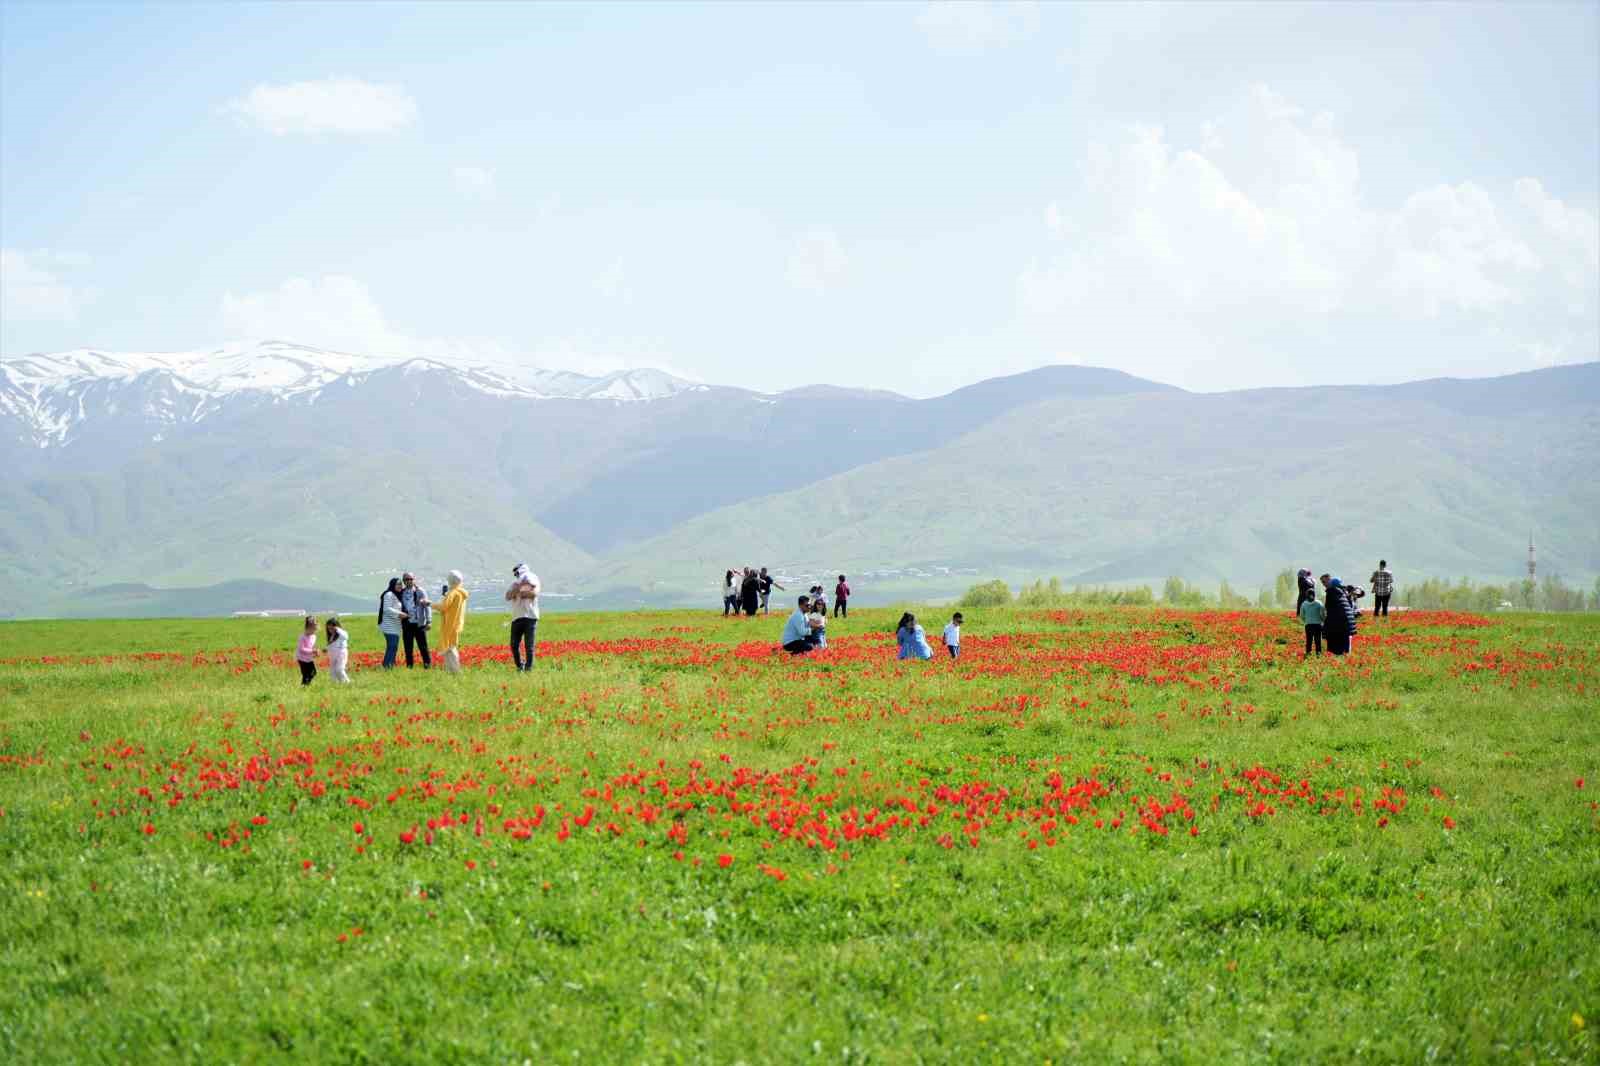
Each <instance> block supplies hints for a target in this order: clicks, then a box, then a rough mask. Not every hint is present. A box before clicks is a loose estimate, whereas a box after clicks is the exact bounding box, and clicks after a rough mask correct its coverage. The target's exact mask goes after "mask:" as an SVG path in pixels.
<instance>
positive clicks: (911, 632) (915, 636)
mask: <svg viewBox="0 0 1600 1066" xmlns="http://www.w3.org/2000/svg"><path fill="white" fill-rule="evenodd" d="M894 639H895V641H896V643H898V644H899V646H900V653H899V654H898V655H897V656H896V658H898V659H931V658H933V649H932V648H930V647H928V637H927V635H926V634H924V633H923V632H922V627H921V626H920V625H918V624H917V616H916V615H914V614H912V613H911V612H910V611H907V612H906V613H905V614H903V615H901V616H900V624H899V625H897V626H895V627H894Z"/></svg>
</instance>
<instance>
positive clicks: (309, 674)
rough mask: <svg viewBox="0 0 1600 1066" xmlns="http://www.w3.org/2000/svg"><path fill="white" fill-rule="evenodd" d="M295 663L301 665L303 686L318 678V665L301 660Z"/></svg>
mask: <svg viewBox="0 0 1600 1066" xmlns="http://www.w3.org/2000/svg"><path fill="white" fill-rule="evenodd" d="M295 662H297V663H299V664H300V683H301V684H302V685H309V684H311V679H312V678H314V677H316V676H317V664H316V663H308V662H305V661H304V660H301V659H296V660H295Z"/></svg>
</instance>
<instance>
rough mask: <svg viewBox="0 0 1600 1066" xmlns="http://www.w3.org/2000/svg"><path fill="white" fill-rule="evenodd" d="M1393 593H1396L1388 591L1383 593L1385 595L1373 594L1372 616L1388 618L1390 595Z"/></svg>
mask: <svg viewBox="0 0 1600 1066" xmlns="http://www.w3.org/2000/svg"><path fill="white" fill-rule="evenodd" d="M1392 595H1394V594H1393V593H1388V594H1386V595H1383V596H1373V597H1372V617H1374V618H1388V617H1389V596H1392Z"/></svg>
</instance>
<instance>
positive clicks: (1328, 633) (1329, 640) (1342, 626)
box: [1320, 574, 1356, 655]
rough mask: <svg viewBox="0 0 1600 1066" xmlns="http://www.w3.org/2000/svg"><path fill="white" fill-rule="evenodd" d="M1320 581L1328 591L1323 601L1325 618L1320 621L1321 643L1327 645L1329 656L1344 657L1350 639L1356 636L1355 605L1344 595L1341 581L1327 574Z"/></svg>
mask: <svg viewBox="0 0 1600 1066" xmlns="http://www.w3.org/2000/svg"><path fill="white" fill-rule="evenodd" d="M1320 580H1321V581H1322V587H1323V588H1325V589H1327V590H1328V594H1327V597H1326V598H1325V600H1324V601H1323V606H1324V611H1325V614H1326V616H1327V617H1325V618H1324V619H1323V620H1322V642H1323V643H1324V644H1325V645H1327V648H1328V654H1329V655H1346V654H1348V653H1349V651H1350V642H1351V638H1352V637H1354V636H1355V635H1356V608H1355V605H1354V604H1353V603H1351V602H1350V597H1349V596H1347V595H1346V594H1345V590H1344V582H1343V581H1340V580H1339V579H1338V578H1336V577H1331V576H1329V575H1328V574H1323V575H1322V577H1321V579H1320Z"/></svg>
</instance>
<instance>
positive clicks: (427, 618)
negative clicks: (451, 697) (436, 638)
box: [400, 570, 433, 670]
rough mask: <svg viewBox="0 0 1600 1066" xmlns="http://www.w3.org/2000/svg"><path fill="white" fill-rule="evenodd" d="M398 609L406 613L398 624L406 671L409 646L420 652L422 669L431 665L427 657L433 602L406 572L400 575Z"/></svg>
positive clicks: (430, 659) (415, 578) (409, 572)
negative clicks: (404, 653)
mask: <svg viewBox="0 0 1600 1066" xmlns="http://www.w3.org/2000/svg"><path fill="white" fill-rule="evenodd" d="M400 607H401V609H402V610H404V611H405V612H406V614H405V619H404V621H402V622H401V623H400V639H401V640H402V641H403V642H404V643H405V647H406V669H407V670H409V669H411V665H412V661H413V660H412V656H411V646H412V645H413V644H415V645H416V647H417V649H418V650H419V651H421V652H422V668H423V669H424V670H426V669H428V668H429V667H430V666H432V665H433V660H432V658H430V657H429V655H428V627H429V626H431V625H432V624H433V601H432V600H430V599H428V594H427V593H426V592H424V591H423V590H422V586H421V585H419V584H417V575H416V574H413V573H412V572H411V571H409V570H407V571H406V572H405V573H404V574H401V575H400Z"/></svg>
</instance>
